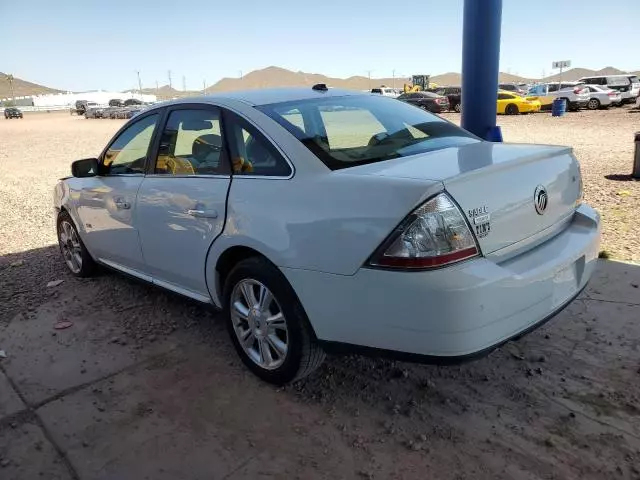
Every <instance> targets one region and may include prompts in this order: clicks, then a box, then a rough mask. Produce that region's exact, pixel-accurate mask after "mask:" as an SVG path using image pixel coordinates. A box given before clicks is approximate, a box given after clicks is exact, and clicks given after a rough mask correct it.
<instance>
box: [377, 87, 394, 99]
mask: <svg viewBox="0 0 640 480" xmlns="http://www.w3.org/2000/svg"><path fill="white" fill-rule="evenodd" d="M371 93H377V94H378V95H382V96H384V97H393V98H397V97H398V96H399V95H400V93H401V92H400V89H399V88H389V87H380V88H372V89H371Z"/></svg>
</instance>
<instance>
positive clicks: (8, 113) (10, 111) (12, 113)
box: [4, 107, 23, 120]
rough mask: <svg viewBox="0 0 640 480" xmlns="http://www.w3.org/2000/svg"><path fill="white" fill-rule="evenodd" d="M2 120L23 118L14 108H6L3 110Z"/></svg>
mask: <svg viewBox="0 0 640 480" xmlns="http://www.w3.org/2000/svg"><path fill="white" fill-rule="evenodd" d="M4 118H5V119H6V120H9V119H10V118H23V116H22V112H21V111H20V110H18V109H17V108H16V107H6V108H5V109H4Z"/></svg>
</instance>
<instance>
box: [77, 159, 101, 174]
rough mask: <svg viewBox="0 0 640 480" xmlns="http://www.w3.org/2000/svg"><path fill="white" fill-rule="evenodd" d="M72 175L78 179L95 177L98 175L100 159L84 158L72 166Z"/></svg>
mask: <svg viewBox="0 0 640 480" xmlns="http://www.w3.org/2000/svg"><path fill="white" fill-rule="evenodd" d="M71 175H73V176H74V177H77V178H83V177H95V176H96V175H98V159H97V158H84V159H82V160H76V161H75V162H73V163H72V164H71Z"/></svg>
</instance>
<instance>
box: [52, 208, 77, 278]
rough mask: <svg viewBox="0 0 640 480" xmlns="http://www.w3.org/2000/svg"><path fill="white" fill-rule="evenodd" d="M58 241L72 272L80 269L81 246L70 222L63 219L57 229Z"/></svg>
mask: <svg viewBox="0 0 640 480" xmlns="http://www.w3.org/2000/svg"><path fill="white" fill-rule="evenodd" d="M58 243H59V244H60V250H61V251H62V256H63V257H64V261H65V262H66V264H67V266H68V267H69V269H70V270H71V271H72V272H73V273H76V274H77V273H79V272H80V270H82V247H81V245H80V238H79V237H78V232H76V229H75V227H74V226H73V225H71V223H69V222H68V221H67V220H63V221H62V222H61V223H60V228H59V230H58Z"/></svg>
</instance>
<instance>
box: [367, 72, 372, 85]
mask: <svg viewBox="0 0 640 480" xmlns="http://www.w3.org/2000/svg"><path fill="white" fill-rule="evenodd" d="M367 75H368V76H369V90H371V70H367Z"/></svg>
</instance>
